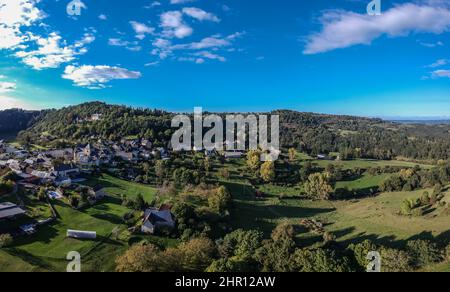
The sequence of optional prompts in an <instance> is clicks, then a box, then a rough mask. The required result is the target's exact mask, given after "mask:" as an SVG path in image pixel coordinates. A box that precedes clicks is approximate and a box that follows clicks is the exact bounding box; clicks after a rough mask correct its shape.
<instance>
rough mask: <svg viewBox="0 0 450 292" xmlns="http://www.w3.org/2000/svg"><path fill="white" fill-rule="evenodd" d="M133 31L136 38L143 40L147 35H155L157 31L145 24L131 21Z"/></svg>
mask: <svg viewBox="0 0 450 292" xmlns="http://www.w3.org/2000/svg"><path fill="white" fill-rule="evenodd" d="M130 24H131V26H132V27H133V30H134V31H135V32H136V38H138V39H140V40H143V39H145V36H146V35H147V34H153V33H154V32H155V29H154V28H153V27H150V26H148V25H146V24H144V23H140V22H137V21H130Z"/></svg>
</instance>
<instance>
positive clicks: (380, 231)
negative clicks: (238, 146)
mask: <svg viewBox="0 0 450 292" xmlns="http://www.w3.org/2000/svg"><path fill="white" fill-rule="evenodd" d="M314 163H317V164H322V163H323V164H324V165H325V163H326V164H328V163H330V161H314ZM336 163H339V164H341V165H342V163H345V164H344V165H345V166H344V167H349V168H356V167H368V166H375V165H376V166H386V165H392V166H404V167H409V166H414V165H415V164H410V163H407V162H398V161H382V162H380V161H367V160H355V161H348V162H336ZM244 165H245V162H244V160H234V161H230V162H228V163H227V164H226V165H225V167H228V169H229V171H230V174H231V177H230V178H229V179H226V180H225V179H222V178H221V179H220V183H222V184H225V185H226V186H227V188H228V189H229V190H230V192H231V193H232V195H233V197H234V207H233V209H232V212H231V220H230V224H231V226H232V227H233V228H234V229H238V228H243V229H258V230H261V231H263V232H264V233H265V235H266V237H269V236H270V233H271V231H272V230H273V228H274V227H275V226H276V225H277V224H279V223H280V222H282V221H286V220H287V221H289V222H291V223H293V224H294V225H297V226H298V225H299V223H300V220H301V219H307V218H309V219H313V218H314V219H318V220H320V221H321V222H323V223H325V229H326V231H329V232H331V233H333V234H334V235H335V236H336V238H337V240H338V241H339V242H342V243H345V244H348V243H353V242H360V241H362V240H365V239H371V240H373V241H375V242H379V243H382V244H385V245H389V246H397V245H402V244H403V243H404V241H405V240H407V239H411V238H428V237H430V236H448V235H446V234H447V233H448V230H449V229H450V221H449V219H450V216H449V215H446V214H443V212H442V211H443V209H442V207H437V208H436V209H431V210H427V212H426V213H425V215H424V216H422V217H408V216H401V215H399V214H398V212H399V210H400V207H401V204H402V202H403V201H404V200H405V199H409V198H413V199H416V198H419V197H420V196H421V195H422V193H423V192H424V191H425V190H420V191H415V192H398V193H383V194H380V195H378V196H375V197H362V198H360V199H354V200H340V201H312V200H305V199H302V198H301V197H300V196H299V194H301V191H302V188H301V186H294V187H285V186H278V185H271V184H268V185H262V186H258V188H260V190H261V191H263V192H264V193H265V194H266V197H265V198H264V199H263V200H258V199H256V198H255V196H254V189H253V187H252V186H251V185H250V183H249V181H248V177H246V176H243V175H242V174H243V172H245V166H244ZM217 167H218V166H217ZM220 167H223V166H220ZM214 174H215V173H214ZM389 176H390V174H382V175H376V176H372V175H369V174H367V173H366V174H364V175H362V176H361V177H359V178H357V179H355V180H349V181H341V182H337V184H336V189H339V188H347V189H349V190H355V191H357V190H362V189H368V188H375V187H377V186H378V185H379V183H380V182H381V181H383V180H384V179H386V178H387V177H389ZM85 184H86V185H90V186H102V187H104V189H105V191H106V192H107V193H108V194H109V195H110V196H111V198H107V199H105V200H103V201H101V202H99V203H98V204H97V205H95V206H93V207H91V208H87V209H84V210H81V211H76V210H74V209H72V208H70V207H69V206H68V205H66V204H64V203H62V202H58V203H56V209H57V211H58V214H59V218H58V220H57V221H56V222H54V223H53V224H51V225H48V226H45V227H42V229H40V230H39V232H38V233H37V234H36V235H34V236H31V237H26V238H21V239H18V240H17V241H16V242H15V244H14V246H13V247H11V248H6V249H1V250H0V271H64V270H65V268H66V264H67V262H66V260H65V257H66V255H67V253H68V252H69V251H78V252H80V254H81V255H82V264H83V266H82V269H83V271H91V270H92V271H111V270H113V269H114V261H115V259H116V257H117V256H118V255H119V254H121V253H123V252H124V251H125V250H126V249H127V248H128V246H129V245H128V244H129V242H128V241H120V240H117V239H115V238H113V237H111V233H112V231H113V230H114V229H116V228H120V229H121V230H124V229H125V226H124V225H123V223H122V222H123V220H122V217H123V215H124V214H126V213H127V212H129V211H130V210H129V209H128V208H126V207H124V206H122V205H121V202H120V200H119V197H120V196H121V195H126V196H127V197H129V198H135V197H136V196H137V195H138V194H142V195H143V196H144V198H145V199H146V200H147V201H150V200H152V199H153V198H154V197H155V195H156V189H155V188H153V187H151V186H148V185H142V184H138V183H134V182H128V181H124V180H121V179H118V178H115V177H113V176H111V175H107V174H104V175H102V176H100V177H97V178H92V179H90V180H88V181H86V182H85ZM427 191H429V192H431V190H427ZM2 199H3V200H5V199H7V200H11V201H14V199H15V196H9V197H3V198H2ZM30 200H31V199H30ZM443 200H444V201H446V202H447V203H450V192H447V193H446V194H445V197H444V199H443ZM27 204H30V205H32V207H30V209H29V210H37V211H36V212H38V211H39V210H40V211H41V212H43V213H42V214H43V215H45V214H47V213H46V210H45V205H43V204H41V203H38V202H36V201H34V200H31V201H27ZM38 214H39V212H38ZM0 227H1V226H0ZM67 229H77V230H88V231H96V232H97V233H98V236H99V238H98V239H97V240H95V241H82V240H81V241H80V240H74V239H67V238H66V231H67ZM143 239H145V240H149V241H151V242H154V243H155V244H158V245H160V246H172V245H176V244H177V241H176V240H172V239H167V238H162V237H151V236H136V237H135V238H133V241H136V240H138V241H139V240H143ZM297 239H298V244H299V246H309V245H311V244H314V243H317V242H321V241H322V238H321V236H319V235H316V234H312V233H310V232H308V231H307V230H305V229H303V228H299V234H298V236H297ZM428 269H430V270H433V271H449V270H450V265H449V264H448V263H443V264H440V265H436V266H432V267H429V268H428Z"/></svg>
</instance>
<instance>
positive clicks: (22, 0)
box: [0, 0, 95, 70]
mask: <svg viewBox="0 0 450 292" xmlns="http://www.w3.org/2000/svg"><path fill="white" fill-rule="evenodd" d="M40 2H41V1H40V0H0V20H1V23H0V35H1V38H0V49H9V50H12V51H13V52H14V54H13V55H14V56H15V57H17V58H20V59H22V61H23V63H25V64H26V65H28V66H30V67H31V68H33V69H35V70H42V69H47V68H58V67H59V66H60V65H61V64H63V63H67V62H71V61H73V60H75V58H76V56H78V55H82V54H85V53H86V52H87V48H86V46H87V45H88V44H90V43H92V42H93V41H94V40H95V36H94V34H93V32H92V31H91V32H86V33H85V34H84V36H83V37H82V39H80V40H78V41H76V42H74V43H73V44H70V45H69V44H67V41H66V40H65V39H63V38H62V37H61V36H60V34H59V33H58V32H51V29H50V27H49V26H46V25H45V24H44V23H42V20H43V19H44V18H45V17H46V14H45V13H44V12H43V11H41V10H40V9H39V8H38V7H37V4H38V3H40ZM32 26H33V27H34V26H36V27H37V26H40V27H42V26H45V27H46V28H47V29H46V30H45V31H46V32H47V31H50V32H48V33H41V34H39V33H35V32H31V28H30V27H32Z"/></svg>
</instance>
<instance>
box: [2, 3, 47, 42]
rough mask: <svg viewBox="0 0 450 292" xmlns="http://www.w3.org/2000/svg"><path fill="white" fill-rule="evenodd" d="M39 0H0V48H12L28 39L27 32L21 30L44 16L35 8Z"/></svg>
mask: <svg viewBox="0 0 450 292" xmlns="http://www.w3.org/2000/svg"><path fill="white" fill-rule="evenodd" d="M39 2H40V0H0V20H1V21H0V35H1V38H0V49H14V48H17V47H19V46H21V45H23V44H24V43H25V42H27V41H28V40H29V33H24V32H22V29H23V28H26V27H30V26H31V25H33V24H35V23H36V22H37V21H38V20H40V19H42V18H44V17H45V13H43V12H42V11H41V10H39V9H38V8H36V4H37V3H39Z"/></svg>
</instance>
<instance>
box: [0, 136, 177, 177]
mask: <svg viewBox="0 0 450 292" xmlns="http://www.w3.org/2000/svg"><path fill="white" fill-rule="evenodd" d="M156 156H157V157H159V158H161V159H168V158H169V152H168V151H167V150H166V149H164V148H157V149H153V148H152V143H151V142H150V141H149V140H146V139H123V140H122V141H120V142H109V141H108V142H105V141H97V142H96V143H90V144H87V145H78V146H77V147H74V148H64V149H53V150H36V151H26V150H23V149H18V148H16V147H14V146H12V145H10V144H7V143H4V142H3V141H0V167H2V168H4V167H8V168H10V169H11V171H13V172H14V173H16V174H17V175H18V176H20V177H21V178H22V179H23V180H22V182H23V183H25V184H33V183H34V182H36V181H40V182H43V183H45V182H51V183H54V184H56V185H57V186H60V185H65V184H70V183H71V182H72V181H73V180H74V179H76V178H77V177H78V176H79V175H80V174H82V173H90V172H92V171H93V170H95V169H97V168H98V167H100V166H107V167H115V166H116V165H117V163H118V161H121V160H123V161H126V162H139V161H142V160H148V159H151V158H152V157H156Z"/></svg>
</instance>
